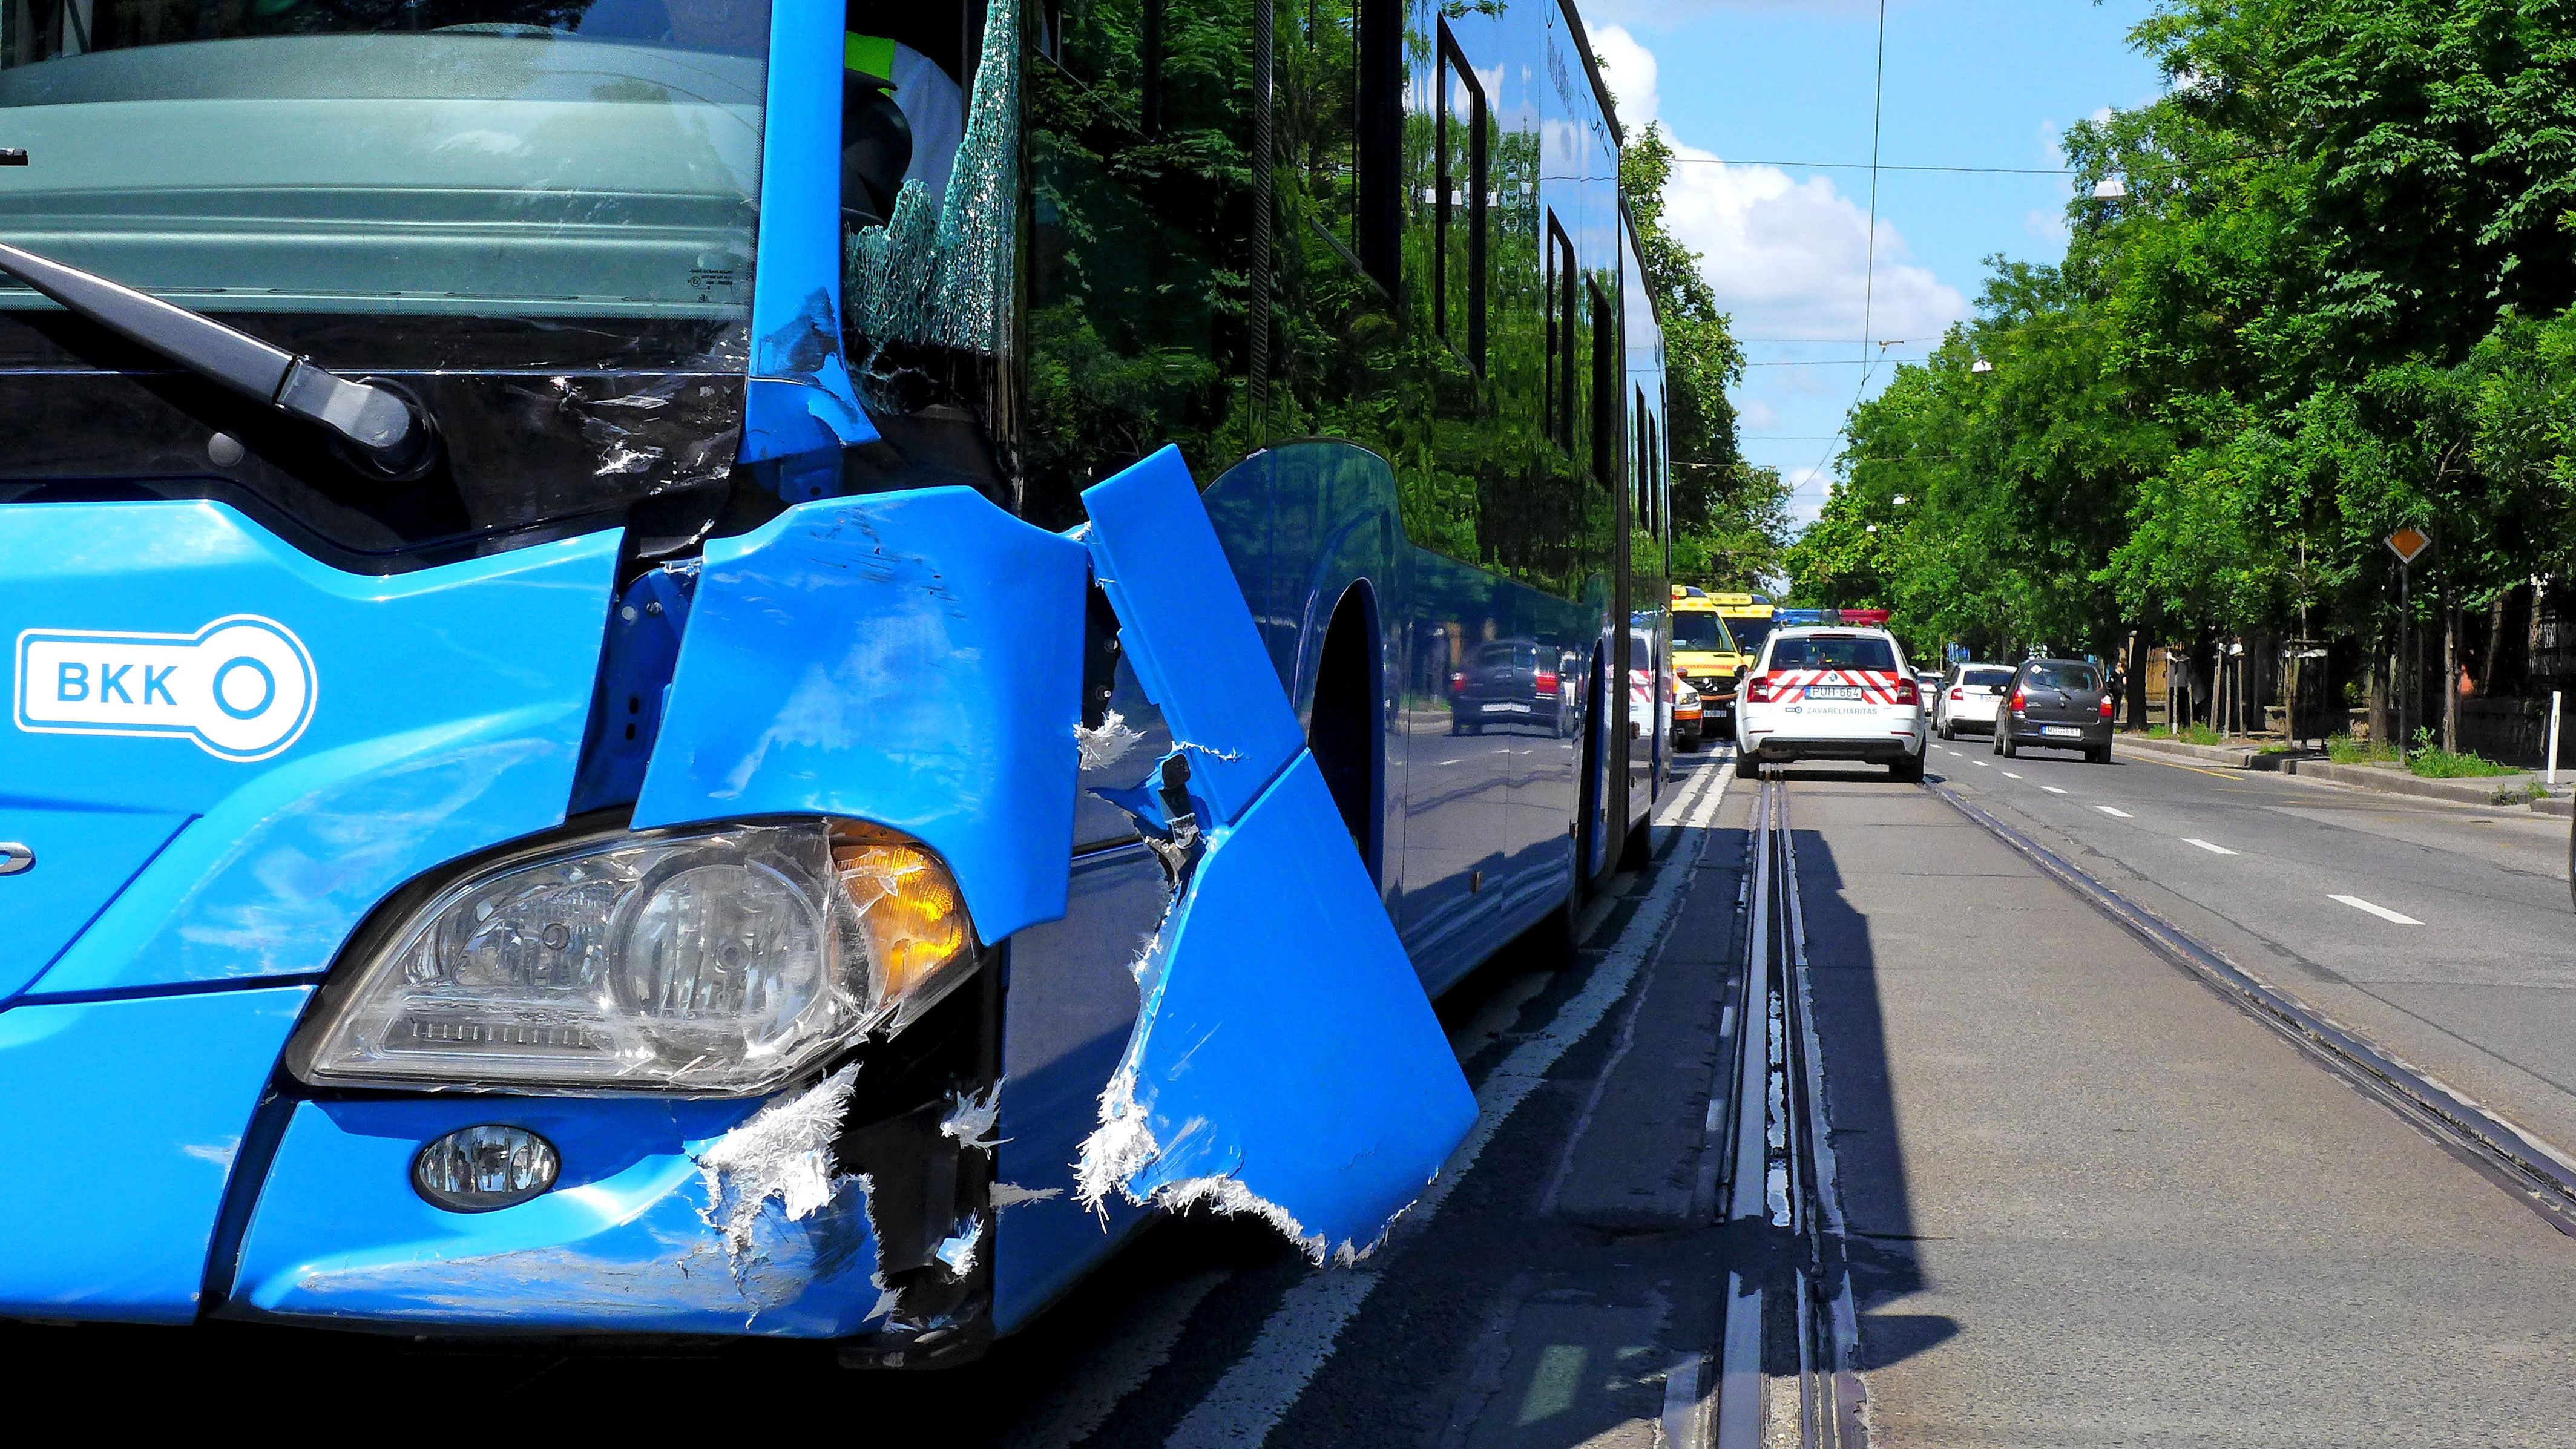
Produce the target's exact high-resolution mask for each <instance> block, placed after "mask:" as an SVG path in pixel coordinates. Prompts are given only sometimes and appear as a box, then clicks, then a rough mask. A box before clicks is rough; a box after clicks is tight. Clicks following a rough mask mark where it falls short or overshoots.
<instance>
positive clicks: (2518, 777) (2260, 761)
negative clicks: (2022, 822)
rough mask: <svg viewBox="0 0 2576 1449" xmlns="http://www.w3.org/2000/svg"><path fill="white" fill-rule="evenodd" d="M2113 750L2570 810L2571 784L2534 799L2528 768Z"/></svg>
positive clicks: (2180, 748)
mask: <svg viewBox="0 0 2576 1449" xmlns="http://www.w3.org/2000/svg"><path fill="white" fill-rule="evenodd" d="M2112 752H2113V753H2114V754H2120V755H2129V756H2133V757H2135V758H2138V759H2142V760H2153V761H2157V762H2160V763H2167V764H2191V765H2198V766H2201V767H2203V768H2213V769H2223V770H2268V771H2275V772H2278V773H2280V774H2284V775H2297V776H2299V777H2301V778H2303V779H2308V780H2317V781H2321V782H2323V783H2326V784H2329V785H2343V786H2348V787H2350V788H2352V789H2356V790H2374V791H2377V792H2379V793H2380V794H2383V795H2413V796H2418V797H2421V798H2424V799H2430V800H2448V801H2451V802H2453V803H2455V804H2460V805H2475V806H2478V807H2479V808H2481V809H2489V810H2493V809H2499V808H2502V809H2513V808H2517V807H2526V806H2527V807H2529V808H2530V809H2533V810H2536V811H2539V812H2540V813H2542V814H2548V815H2567V814H2569V813H2570V812H2571V802H2570V797H2569V795H2568V794H2567V793H2566V792H2567V791H2568V789H2569V786H2568V785H2567V784H2561V785H2560V786H2559V787H2558V790H2559V792H2560V793H2558V794H2556V795H2553V796H2551V797H2549V798H2546V799H2537V800H2536V799H2534V798H2533V796H2532V793H2531V792H2532V789H2533V787H2535V786H2539V785H2540V784H2541V779H2540V776H2539V775H2537V774H2535V773H2533V772H2531V771H2528V770H2523V771H2517V772H2515V773H2513V774H2510V775H2482V776H2478V777H2475V778H2471V779H2454V780H2436V779H2427V778H2425V777H2424V776H2421V775H2416V774H2412V773H2409V772H2408V771H2405V770H2401V769H2399V768H2398V767H2397V766H2395V765H2387V764H2374V765H2339V764H2336V763H2335V762H2334V761H2332V760H2321V759H2317V758H2315V757H2314V756H2303V755H2283V754H2271V755H2267V754H2264V753H2262V752H2261V751H2260V750H2258V749H2256V748H2255V747H2253V746H2250V745H2194V744H2187V743H2185V742H2183V741H2181V740H2148V739H2139V738H2134V737H2132V736H2128V735H2119V736H2116V737H2114V738H2113V740H2112Z"/></svg>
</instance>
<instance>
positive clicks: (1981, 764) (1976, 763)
mask: <svg viewBox="0 0 2576 1449" xmlns="http://www.w3.org/2000/svg"><path fill="white" fill-rule="evenodd" d="M1968 763H1969V764H1971V765H1974V766H1976V767H1977V768H1978V769H1980V770H1991V769H1993V768H1994V766H1992V765H1989V764H1987V763H1986V762H1985V761H1983V760H1970V761H1969V762H1968Z"/></svg>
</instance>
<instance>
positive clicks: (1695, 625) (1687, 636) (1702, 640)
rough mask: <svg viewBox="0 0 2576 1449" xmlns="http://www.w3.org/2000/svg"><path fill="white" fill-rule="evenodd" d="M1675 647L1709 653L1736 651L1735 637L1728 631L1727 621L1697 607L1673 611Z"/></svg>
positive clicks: (1730, 652)
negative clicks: (1705, 612) (1704, 612)
mask: <svg viewBox="0 0 2576 1449" xmlns="http://www.w3.org/2000/svg"><path fill="white" fill-rule="evenodd" d="M1673 647H1674V648H1675V649H1689V650H1694V651H1697V652H1701V653H1707V654H1732V653H1734V652H1735V637H1734V636H1733V635H1732V634H1729V633H1728V632H1727V629H1726V622H1725V621H1724V620H1722V619H1720V618H1718V617H1717V616H1716V615H1715V614H1703V613H1701V612H1699V611H1698V610H1696V609H1692V610H1680V609H1676V610H1674V611H1673Z"/></svg>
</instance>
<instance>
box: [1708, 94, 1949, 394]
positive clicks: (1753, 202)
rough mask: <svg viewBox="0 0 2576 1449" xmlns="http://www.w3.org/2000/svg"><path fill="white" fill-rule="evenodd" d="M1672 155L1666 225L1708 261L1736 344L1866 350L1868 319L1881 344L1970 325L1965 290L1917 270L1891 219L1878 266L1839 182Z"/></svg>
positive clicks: (1885, 223) (1881, 237)
mask: <svg viewBox="0 0 2576 1449" xmlns="http://www.w3.org/2000/svg"><path fill="white" fill-rule="evenodd" d="M1673 150H1674V156H1675V158H1676V162H1677V164H1676V165H1675V166H1674V167H1673V180H1672V184H1671V186H1670V187H1669V188H1668V189H1667V190H1666V191H1665V194H1664V221H1665V224H1666V225H1667V226H1669V227H1670V228H1671V229H1672V232H1673V235H1674V236H1675V237H1676V238H1678V239H1679V240H1680V241H1681V242H1682V244H1683V245H1685V246H1688V247H1689V248H1690V249H1691V250H1693V251H1696V252H1698V253H1699V254H1700V257H1701V272H1702V275H1704V276H1706V277H1707V278H1708V284H1709V286H1710V287H1711V288H1712V289H1714V290H1715V291H1716V293H1717V300H1718V303H1719V305H1721V306H1723V307H1725V308H1726V309H1727V310H1729V311H1731V312H1733V313H1734V314H1735V330H1736V334H1737V335H1738V336H1743V337H1813V338H1817V339H1819V340H1839V339H1842V338H1850V339H1852V340H1854V341H1855V342H1857V341H1858V340H1860V334H1861V329H1862V317H1863V314H1864V311H1865V312H1866V313H1867V316H1868V329H1869V331H1870V333H1871V335H1872V337H1874V338H1889V337H1938V336H1940V335H1941V333H1942V331H1943V329H1945V328H1947V327H1948V326H1949V325H1950V324H1951V323H1953V322H1955V321H1958V320H1959V319H1961V318H1963V317H1965V316H1967V315H1968V299H1967V298H1966V297H1964V296H1961V295H1960V293H1959V290H1958V289H1957V288H1955V287H1952V286H1950V285H1948V284H1947V283H1945V282H1943V281H1942V280H1941V279H1940V278H1939V277H1936V276H1934V275H1933V274H1932V271H1931V269H1930V268H1928V267H1922V266H1917V265H1915V264H1913V263H1912V262H1910V261H1909V260H1907V257H1908V253H1907V250H1906V245H1905V238H1904V236H1903V235H1902V234H1901V233H1899V232H1898V231H1897V229H1896V224H1895V223H1894V222H1891V221H1889V220H1888V219H1887V218H1885V217H1881V218H1879V220H1878V226H1877V238H1878V245H1877V256H1876V260H1875V263H1874V264H1873V262H1872V260H1871V255H1870V253H1871V248H1870V234H1871V227H1870V223H1869V214H1868V213H1867V212H1866V211H1865V210H1863V209H1862V208H1861V207H1860V206H1859V205H1857V204H1855V203H1854V202H1853V201H1852V200H1851V198H1849V197H1847V196H1845V195H1843V194H1842V192H1841V191H1840V190H1839V189H1838V188H1837V187H1836V186H1835V185H1834V183H1833V182H1832V181H1831V180H1829V179H1827V178H1824V177H1821V176H1817V177H1809V178H1808V179H1806V180H1803V181H1800V180H1795V179H1793V178H1791V176H1790V175H1789V173H1787V172H1786V171H1783V170H1781V169H1780V168H1778V167H1776V166H1730V165H1725V164H1722V163H1721V162H1720V161H1719V160H1718V158H1717V156H1716V155H1715V154H1713V153H1711V152H1708V151H1703V150H1701V149H1699V148H1698V147H1696V146H1686V145H1682V144H1680V143H1679V141H1678V140H1677V141H1676V142H1675V144H1674V148H1673ZM1873 279H1874V280H1873ZM1865 284H1866V292H1865ZM1784 370H1787V369H1784ZM1795 370H1797V371H1805V370H1806V369H1795Z"/></svg>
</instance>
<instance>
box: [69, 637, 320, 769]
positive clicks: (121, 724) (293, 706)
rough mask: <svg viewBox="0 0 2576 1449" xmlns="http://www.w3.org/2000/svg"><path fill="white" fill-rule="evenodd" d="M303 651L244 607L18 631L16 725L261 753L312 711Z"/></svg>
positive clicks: (238, 755) (287, 737)
mask: <svg viewBox="0 0 2576 1449" xmlns="http://www.w3.org/2000/svg"><path fill="white" fill-rule="evenodd" d="M313 695H314V678H313V656H312V655H311V654H309V653H307V652H305V648H304V642H303V641H302V640H300V639H298V638H296V637H295V636H294V635H293V634H291V633H289V632H287V630H286V628H285V627H284V626H283V625H280V624H277V623H274V622H272V621H270V620H267V619H262V618H259V617H258V616H256V615H253V614H235V615H233V616H232V617H230V618H228V619H217V620H216V621H215V622H213V623H211V624H208V625H207V626H206V627H204V628H203V629H200V630H198V631H197V632H196V633H194V634H108V633H101V632H97V631H94V630H86V629H29V630H27V631H26V632H25V633H22V634H20V635H19V636H18V728H20V729H22V730H27V731H30V732H32V733H36V734H58V735H179V736H183V737H185V738H188V739H193V740H195V741H196V742H197V746H198V748H200V749H202V750H204V751H205V752H206V753H208V754H210V755H215V756H218V757H220V758H223V759H227V760H264V759H267V758H268V757H269V756H271V755H274V754H276V753H277V752H278V751H280V750H282V749H285V748H286V747H287V746H288V745H291V744H293V743H295V739H296V737H297V736H298V735H301V734H303V733H304V726H305V725H306V724H308V723H310V722H311V721H312V719H313Z"/></svg>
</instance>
